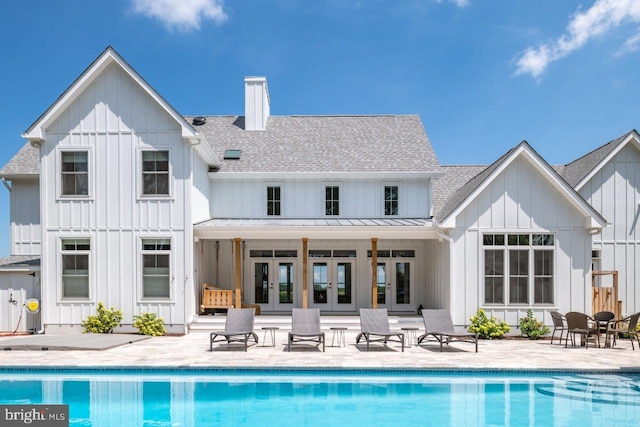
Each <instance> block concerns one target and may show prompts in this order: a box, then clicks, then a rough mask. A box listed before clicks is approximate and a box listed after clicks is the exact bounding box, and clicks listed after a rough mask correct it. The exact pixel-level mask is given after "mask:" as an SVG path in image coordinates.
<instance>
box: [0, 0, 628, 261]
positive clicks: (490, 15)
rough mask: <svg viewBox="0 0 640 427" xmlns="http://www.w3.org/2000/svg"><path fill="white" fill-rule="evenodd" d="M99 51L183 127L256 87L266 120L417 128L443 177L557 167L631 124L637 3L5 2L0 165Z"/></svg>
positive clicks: (3, 219)
mask: <svg viewBox="0 0 640 427" xmlns="http://www.w3.org/2000/svg"><path fill="white" fill-rule="evenodd" d="M109 45H111V46H113V47H114V48H115V49H116V50H117V51H118V52H119V53H120V54H121V55H122V56H123V57H124V58H125V59H126V60H127V61H128V62H129V64H130V65H131V66H133V68H134V69H136V70H137V71H138V72H139V73H140V74H141V75H142V76H143V77H144V78H145V79H146V80H147V81H148V82H149V83H150V84H151V85H152V86H153V87H154V88H155V89H156V90H157V91H158V92H159V93H160V94H161V95H162V96H164V97H165V99H167V101H169V103H171V104H172V105H173V106H174V107H175V108H176V109H177V110H178V111H179V112H180V113H182V114H184V115H192V114H193V115H208V114H211V115H215V114H221V115H242V114H244V104H243V102H244V87H243V78H244V77H245V76H255V75H260V76H266V77H267V80H268V82H269V90H270V95H271V113H272V114H273V115H289V114H300V115H316V114H319V115H325V114H329V115H331V114H418V115H420V117H421V118H422V122H423V124H424V126H425V129H426V131H427V133H428V135H429V138H430V140H431V143H432V145H433V147H434V149H435V152H436V155H437V156H438V158H439V160H440V162H441V163H442V164H489V163H491V162H493V161H494V160H496V159H497V158H498V157H500V156H501V155H502V154H504V152H506V151H507V150H508V149H510V148H511V147H513V146H515V145H516V144H518V143H519V142H520V141H522V140H523V139H524V140H527V141H528V142H529V143H530V144H531V145H532V146H533V147H534V149H536V150H537V151H538V152H539V153H540V154H541V155H542V156H543V157H544V158H545V159H547V161H549V163H551V164H564V163H568V162H570V161H572V160H575V159H576V158H578V157H580V156H582V155H583V154H586V153H587V152H589V151H591V150H593V149H594V148H597V147H599V146H600V145H602V144H604V143H605V142H608V141H610V140H612V139H614V138H617V137H618V136H620V135H622V134H624V133H626V132H628V131H629V130H631V129H634V128H637V127H638V126H639V125H638V123H639V122H640V103H639V102H638V99H640V96H639V95H640V78H638V77H639V76H640V71H639V70H640V1H638V0H584V1H573V0H563V1H557V0H535V1H533V0H531V1H530V0H521V1H508V0H455V1H454V0H353V1H349V0H313V1H301V0H254V1H247V0H224V1H221V0H92V1H87V0H64V1H53V0H30V1H28V2H23V1H17V0H7V1H3V2H2V4H1V5H0V53H1V54H2V67H0V113H1V114H0V141H1V143H2V147H3V148H2V150H0V164H2V165H4V164H5V163H6V162H7V161H8V160H9V159H10V158H11V156H13V155H14V154H15V153H16V152H17V151H18V150H19V148H20V147H21V146H22V145H23V144H24V140H23V139H22V138H21V137H20V135H21V133H23V132H24V131H25V130H26V129H27V128H28V127H29V126H30V125H31V123H33V122H34V121H35V120H36V119H37V118H38V117H39V116H40V114H42V113H43V112H44V111H45V110H46V109H47V108H48V107H49V106H50V105H51V104H52V103H53V102H54V101H55V100H56V98H57V97H58V96H59V95H60V94H61V93H62V92H63V91H64V90H65V89H66V88H67V87H68V86H69V85H70V84H71V83H72V82H73V81H74V79H75V78H76V77H77V76H78V75H79V74H80V73H82V71H84V69H85V68H86V67H87V66H88V65H89V64H90V63H91V62H92V61H93V60H94V59H95V58H96V57H97V56H98V55H99V54H100V53H101V52H102V51H103V50H104V49H105V48H106V47H107V46H109ZM8 195H9V193H8V191H7V190H6V189H5V188H4V187H0V256H6V255H9V239H10V237H9V197H8Z"/></svg>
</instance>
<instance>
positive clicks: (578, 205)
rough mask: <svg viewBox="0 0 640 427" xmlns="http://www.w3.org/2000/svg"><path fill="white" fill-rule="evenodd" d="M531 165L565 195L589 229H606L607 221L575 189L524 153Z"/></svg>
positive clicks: (546, 165) (533, 157)
mask: <svg viewBox="0 0 640 427" xmlns="http://www.w3.org/2000/svg"><path fill="white" fill-rule="evenodd" d="M524 156H525V158H527V159H528V160H529V162H530V163H531V165H532V166H533V167H534V168H535V169H537V170H538V171H540V172H541V173H542V174H543V175H544V176H546V177H547V180H548V182H549V183H550V184H551V185H552V186H553V187H554V188H555V189H556V190H558V191H559V192H560V194H562V195H563V197H564V198H565V199H566V200H567V201H568V202H569V203H570V204H571V205H572V206H573V207H574V208H575V209H577V210H578V212H580V213H581V214H582V215H584V217H585V218H586V222H587V228H590V229H593V228H604V227H606V226H607V221H606V220H605V219H604V218H603V217H602V215H600V213H598V212H597V211H596V210H595V209H594V208H593V206H591V205H590V204H589V203H588V202H587V201H586V200H585V199H584V198H583V197H582V196H580V194H579V193H578V191H577V190H575V189H573V188H572V187H571V186H570V185H569V184H568V183H567V182H566V181H565V180H563V179H561V178H559V176H558V174H557V173H556V172H555V171H554V170H553V169H551V167H550V166H549V165H548V164H546V163H543V162H541V161H540V159H539V158H538V157H537V156H534V155H532V153H531V152H529V151H526V152H525V153H524Z"/></svg>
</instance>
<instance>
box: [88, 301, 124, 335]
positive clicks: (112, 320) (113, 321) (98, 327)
mask: <svg viewBox="0 0 640 427" xmlns="http://www.w3.org/2000/svg"><path fill="white" fill-rule="evenodd" d="M121 320H122V311H120V310H114V308H113V307H111V309H109V310H107V309H106V308H104V304H102V301H100V302H99V303H98V313H97V314H96V315H95V316H89V317H87V320H83V321H82V327H83V328H84V333H90V334H109V333H111V332H113V330H114V329H115V328H116V326H120V321H121Z"/></svg>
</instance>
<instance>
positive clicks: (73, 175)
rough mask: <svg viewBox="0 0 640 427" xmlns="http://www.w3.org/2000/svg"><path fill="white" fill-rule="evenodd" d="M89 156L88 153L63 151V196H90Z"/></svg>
mask: <svg viewBox="0 0 640 427" xmlns="http://www.w3.org/2000/svg"><path fill="white" fill-rule="evenodd" d="M88 157H89V155H88V152H87V151H63V152H62V153H61V158H62V165H61V166H62V167H61V170H62V177H61V180H62V191H61V195H62V196H88V195H89V158H88Z"/></svg>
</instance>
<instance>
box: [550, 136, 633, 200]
mask: <svg viewBox="0 0 640 427" xmlns="http://www.w3.org/2000/svg"><path fill="white" fill-rule="evenodd" d="M634 133H635V134H636V135H637V134H638V133H637V132H636V131H635V130H632V131H631V132H627V133H625V134H624V135H622V136H621V137H620V138H616V139H614V140H613V141H610V142H608V143H606V144H605V145H603V146H602V147H600V148H597V149H595V150H593V151H592V152H590V153H588V154H585V155H584V156H582V157H580V158H579V159H577V160H575V161H573V162H571V163H569V164H567V165H565V166H559V167H556V170H557V171H558V173H559V174H560V176H562V177H563V178H564V179H565V181H567V182H568V183H569V185H571V186H572V187H573V188H575V187H576V185H578V184H579V183H580V181H582V180H583V179H584V177H586V176H587V175H589V173H591V171H593V170H594V169H595V168H596V167H597V166H598V165H599V164H600V162H602V161H603V160H604V159H605V158H606V157H607V156H608V155H609V154H610V153H611V152H612V151H614V150H615V149H616V148H617V147H618V145H619V144H620V143H621V142H622V141H624V140H625V139H626V138H627V137H628V136H629V135H631V134H634Z"/></svg>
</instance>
